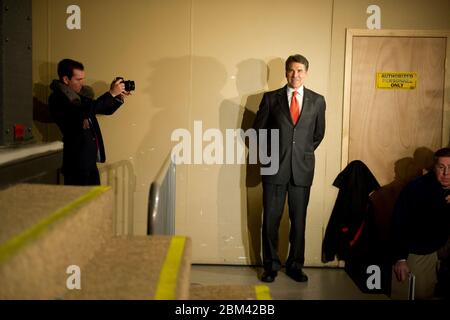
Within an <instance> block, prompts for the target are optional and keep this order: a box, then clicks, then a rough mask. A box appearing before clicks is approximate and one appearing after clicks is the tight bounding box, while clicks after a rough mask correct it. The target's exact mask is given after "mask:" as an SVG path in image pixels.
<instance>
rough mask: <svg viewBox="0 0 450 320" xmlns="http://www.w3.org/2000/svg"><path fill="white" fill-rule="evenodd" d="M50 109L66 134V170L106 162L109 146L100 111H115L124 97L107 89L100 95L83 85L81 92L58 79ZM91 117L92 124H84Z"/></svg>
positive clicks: (64, 135)
mask: <svg viewBox="0 0 450 320" xmlns="http://www.w3.org/2000/svg"><path fill="white" fill-rule="evenodd" d="M50 88H51V89H52V90H53V92H52V94H51V95H50V97H49V101H48V104H49V109H50V114H51V116H52V118H53V120H54V121H55V122H56V124H57V125H58V127H59V129H60V130H61V133H62V135H63V142H64V150H63V173H64V172H69V171H70V172H72V173H73V172H84V171H90V170H92V169H94V168H96V162H97V161H98V162H105V160H106V155H105V148H104V145H103V138H102V133H101V131H100V127H99V124H98V122H97V118H96V116H95V115H96V114H106V115H110V114H113V113H114V112H115V111H116V110H117V109H118V108H119V107H120V106H121V105H122V104H123V100H122V99H121V98H119V97H115V98H114V97H113V96H112V95H111V94H110V93H109V92H106V93H105V94H103V95H102V96H100V97H99V98H98V99H96V100H94V99H93V93H92V92H90V91H89V90H88V88H87V87H83V89H82V90H81V92H80V94H77V93H75V92H74V91H73V90H71V89H70V88H69V87H68V86H66V85H64V84H63V83H62V82H60V81H58V80H54V81H53V82H52V84H51V85H50ZM84 119H88V120H89V123H90V128H88V129H84V128H83V121H84Z"/></svg>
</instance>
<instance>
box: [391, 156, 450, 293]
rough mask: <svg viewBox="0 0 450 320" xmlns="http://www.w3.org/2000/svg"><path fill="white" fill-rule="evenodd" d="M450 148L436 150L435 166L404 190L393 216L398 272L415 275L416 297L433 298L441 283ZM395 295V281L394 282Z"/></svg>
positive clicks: (448, 221) (448, 227) (449, 225)
mask: <svg viewBox="0 0 450 320" xmlns="http://www.w3.org/2000/svg"><path fill="white" fill-rule="evenodd" d="M449 189H450V148H442V149H440V150H438V151H437V152H436V153H435V154H434V169H433V171H430V172H429V173H427V174H426V175H424V176H421V177H419V178H417V179H415V180H413V181H411V182H410V183H409V184H408V185H406V187H405V188H404V189H403V190H402V192H401V193H400V196H399V198H398V201H397V203H396V205H395V209H394V216H393V235H392V236H393V240H394V243H393V255H394V257H393V258H394V262H395V264H394V273H395V276H396V278H397V280H398V281H400V282H405V280H407V279H408V277H409V274H410V273H412V274H414V275H415V280H416V281H415V298H416V299H431V298H433V296H434V291H435V286H436V283H437V274H436V270H437V266H438V254H437V251H438V250H439V249H440V248H442V247H443V246H445V244H446V242H447V239H448V237H449V231H450V214H449V212H450V195H449V193H448V190H449ZM392 286H393V288H392V294H393V296H394V295H395V291H396V290H395V287H396V284H395V282H393V283H392Z"/></svg>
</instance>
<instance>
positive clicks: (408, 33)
mask: <svg viewBox="0 0 450 320" xmlns="http://www.w3.org/2000/svg"><path fill="white" fill-rule="evenodd" d="M358 36H359V37H361V36H364V37H423V38H446V39H447V47H446V58H445V76H444V105H443V115H442V121H443V123H442V147H443V146H447V145H449V140H450V73H449V68H448V63H449V61H450V30H387V29H386V30H367V29H347V32H346V45H345V65H344V102H343V115H342V122H343V123H342V149H341V150H342V156H341V169H344V168H345V167H346V166H347V163H348V153H349V142H350V100H351V84H352V60H353V37H358ZM445 124H448V125H445Z"/></svg>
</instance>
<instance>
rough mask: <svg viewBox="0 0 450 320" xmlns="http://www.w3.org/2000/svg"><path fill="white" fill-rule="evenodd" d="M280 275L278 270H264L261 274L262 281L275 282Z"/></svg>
mask: <svg viewBox="0 0 450 320" xmlns="http://www.w3.org/2000/svg"><path fill="white" fill-rule="evenodd" d="M277 275H278V272H276V271H264V272H263V274H262V275H261V281H262V282H273V281H274V280H275V278H276V276H277Z"/></svg>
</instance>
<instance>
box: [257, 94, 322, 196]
mask: <svg viewBox="0 0 450 320" xmlns="http://www.w3.org/2000/svg"><path fill="white" fill-rule="evenodd" d="M325 108H326V105H325V99H324V97H323V96H321V95H320V94H318V93H315V92H314V91H311V90H309V89H306V88H304V95H303V103H302V110H301V113H300V118H299V120H298V121H297V124H296V125H294V123H293V121H292V118H291V114H290V111H289V102H288V98H287V86H284V87H283V88H281V89H278V90H275V91H271V92H266V93H265V94H264V96H263V98H262V101H261V104H260V106H259V110H258V112H257V114H256V118H255V121H254V124H253V128H254V129H256V130H259V129H268V130H270V129H278V130H279V153H278V159H279V170H278V172H277V173H275V174H273V175H263V176H262V180H263V182H265V183H272V184H286V183H288V182H289V180H290V179H291V176H292V178H293V180H294V183H295V184H296V185H298V186H305V187H309V186H311V184H312V181H313V177H314V165H315V157H314V150H315V149H316V148H317V147H318V146H319V144H320V142H321V141H322V139H323V137H324V134H325ZM268 136H269V138H270V133H268ZM270 145H271V144H270V141H269V142H268V147H269V148H270ZM270 152H271V151H270V150H269V153H270ZM271 156H272V158H273V155H271Z"/></svg>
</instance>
